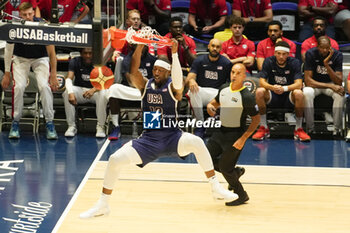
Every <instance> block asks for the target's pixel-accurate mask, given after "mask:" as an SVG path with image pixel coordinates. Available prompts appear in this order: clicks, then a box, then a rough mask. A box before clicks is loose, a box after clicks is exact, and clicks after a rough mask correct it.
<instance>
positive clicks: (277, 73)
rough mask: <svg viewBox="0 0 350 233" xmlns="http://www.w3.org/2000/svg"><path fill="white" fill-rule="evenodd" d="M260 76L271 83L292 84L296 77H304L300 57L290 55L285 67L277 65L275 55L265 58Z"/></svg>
mask: <svg viewBox="0 0 350 233" xmlns="http://www.w3.org/2000/svg"><path fill="white" fill-rule="evenodd" d="M259 77H261V78H264V79H266V81H267V82H268V83H269V84H271V85H275V84H277V85H281V86H284V85H291V84H293V83H294V80H296V79H302V78H303V76H302V74H301V66H300V62H299V60H298V59H296V58H293V57H288V58H287V62H286V65H285V67H280V66H278V65H277V59H276V57H275V56H271V57H268V58H266V59H265V60H264V63H263V68H262V70H261V71H260V73H259Z"/></svg>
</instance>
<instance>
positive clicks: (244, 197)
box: [225, 191, 249, 206]
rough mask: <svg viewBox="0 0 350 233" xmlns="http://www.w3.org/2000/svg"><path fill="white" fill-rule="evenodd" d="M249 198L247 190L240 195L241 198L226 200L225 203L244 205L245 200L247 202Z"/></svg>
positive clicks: (228, 204)
mask: <svg viewBox="0 0 350 233" xmlns="http://www.w3.org/2000/svg"><path fill="white" fill-rule="evenodd" d="M248 200H249V197H248V194H247V192H246V191H244V193H242V194H241V195H239V198H238V199H237V200H235V201H231V202H226V203H225V205H227V206H237V205H242V204H244V203H245V202H247V201H248Z"/></svg>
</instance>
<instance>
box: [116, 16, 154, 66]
mask: <svg viewBox="0 0 350 233" xmlns="http://www.w3.org/2000/svg"><path fill="white" fill-rule="evenodd" d="M125 23H126V25H125V28H124V29H125V30H127V29H128V28H129V27H132V28H133V29H134V30H135V31H137V30H139V29H141V27H143V26H144V24H143V23H142V22H141V15H140V11H139V10H136V9H134V10H130V11H128V13H127V17H126V20H125ZM148 48H149V50H148V52H149V53H150V54H151V55H154V53H155V52H154V46H153V45H149V46H148ZM130 51H131V48H130V45H129V43H127V42H125V43H124V46H123V47H122V48H118V49H116V50H115V51H114V52H113V56H112V61H116V59H117V58H118V57H119V56H121V55H122V56H126V55H128V53H129V52H130Z"/></svg>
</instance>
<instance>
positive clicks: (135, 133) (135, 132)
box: [131, 121, 139, 138]
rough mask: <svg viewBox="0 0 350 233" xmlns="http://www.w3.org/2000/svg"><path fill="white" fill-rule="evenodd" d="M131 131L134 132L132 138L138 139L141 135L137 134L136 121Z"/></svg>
mask: <svg viewBox="0 0 350 233" xmlns="http://www.w3.org/2000/svg"><path fill="white" fill-rule="evenodd" d="M131 131H132V133H131V137H132V138H137V137H138V136H139V134H138V133H137V123H136V121H134V122H133V123H132V127H131Z"/></svg>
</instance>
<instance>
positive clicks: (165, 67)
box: [154, 59, 171, 71]
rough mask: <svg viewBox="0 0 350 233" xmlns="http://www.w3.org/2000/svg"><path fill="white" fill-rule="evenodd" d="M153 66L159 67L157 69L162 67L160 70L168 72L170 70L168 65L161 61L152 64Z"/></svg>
mask: <svg viewBox="0 0 350 233" xmlns="http://www.w3.org/2000/svg"><path fill="white" fill-rule="evenodd" d="M154 66H159V67H162V68H164V69H166V70H169V71H170V70H171V69H170V64H169V63H167V62H165V61H162V60H159V59H158V60H157V61H156V62H155V63H154Z"/></svg>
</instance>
